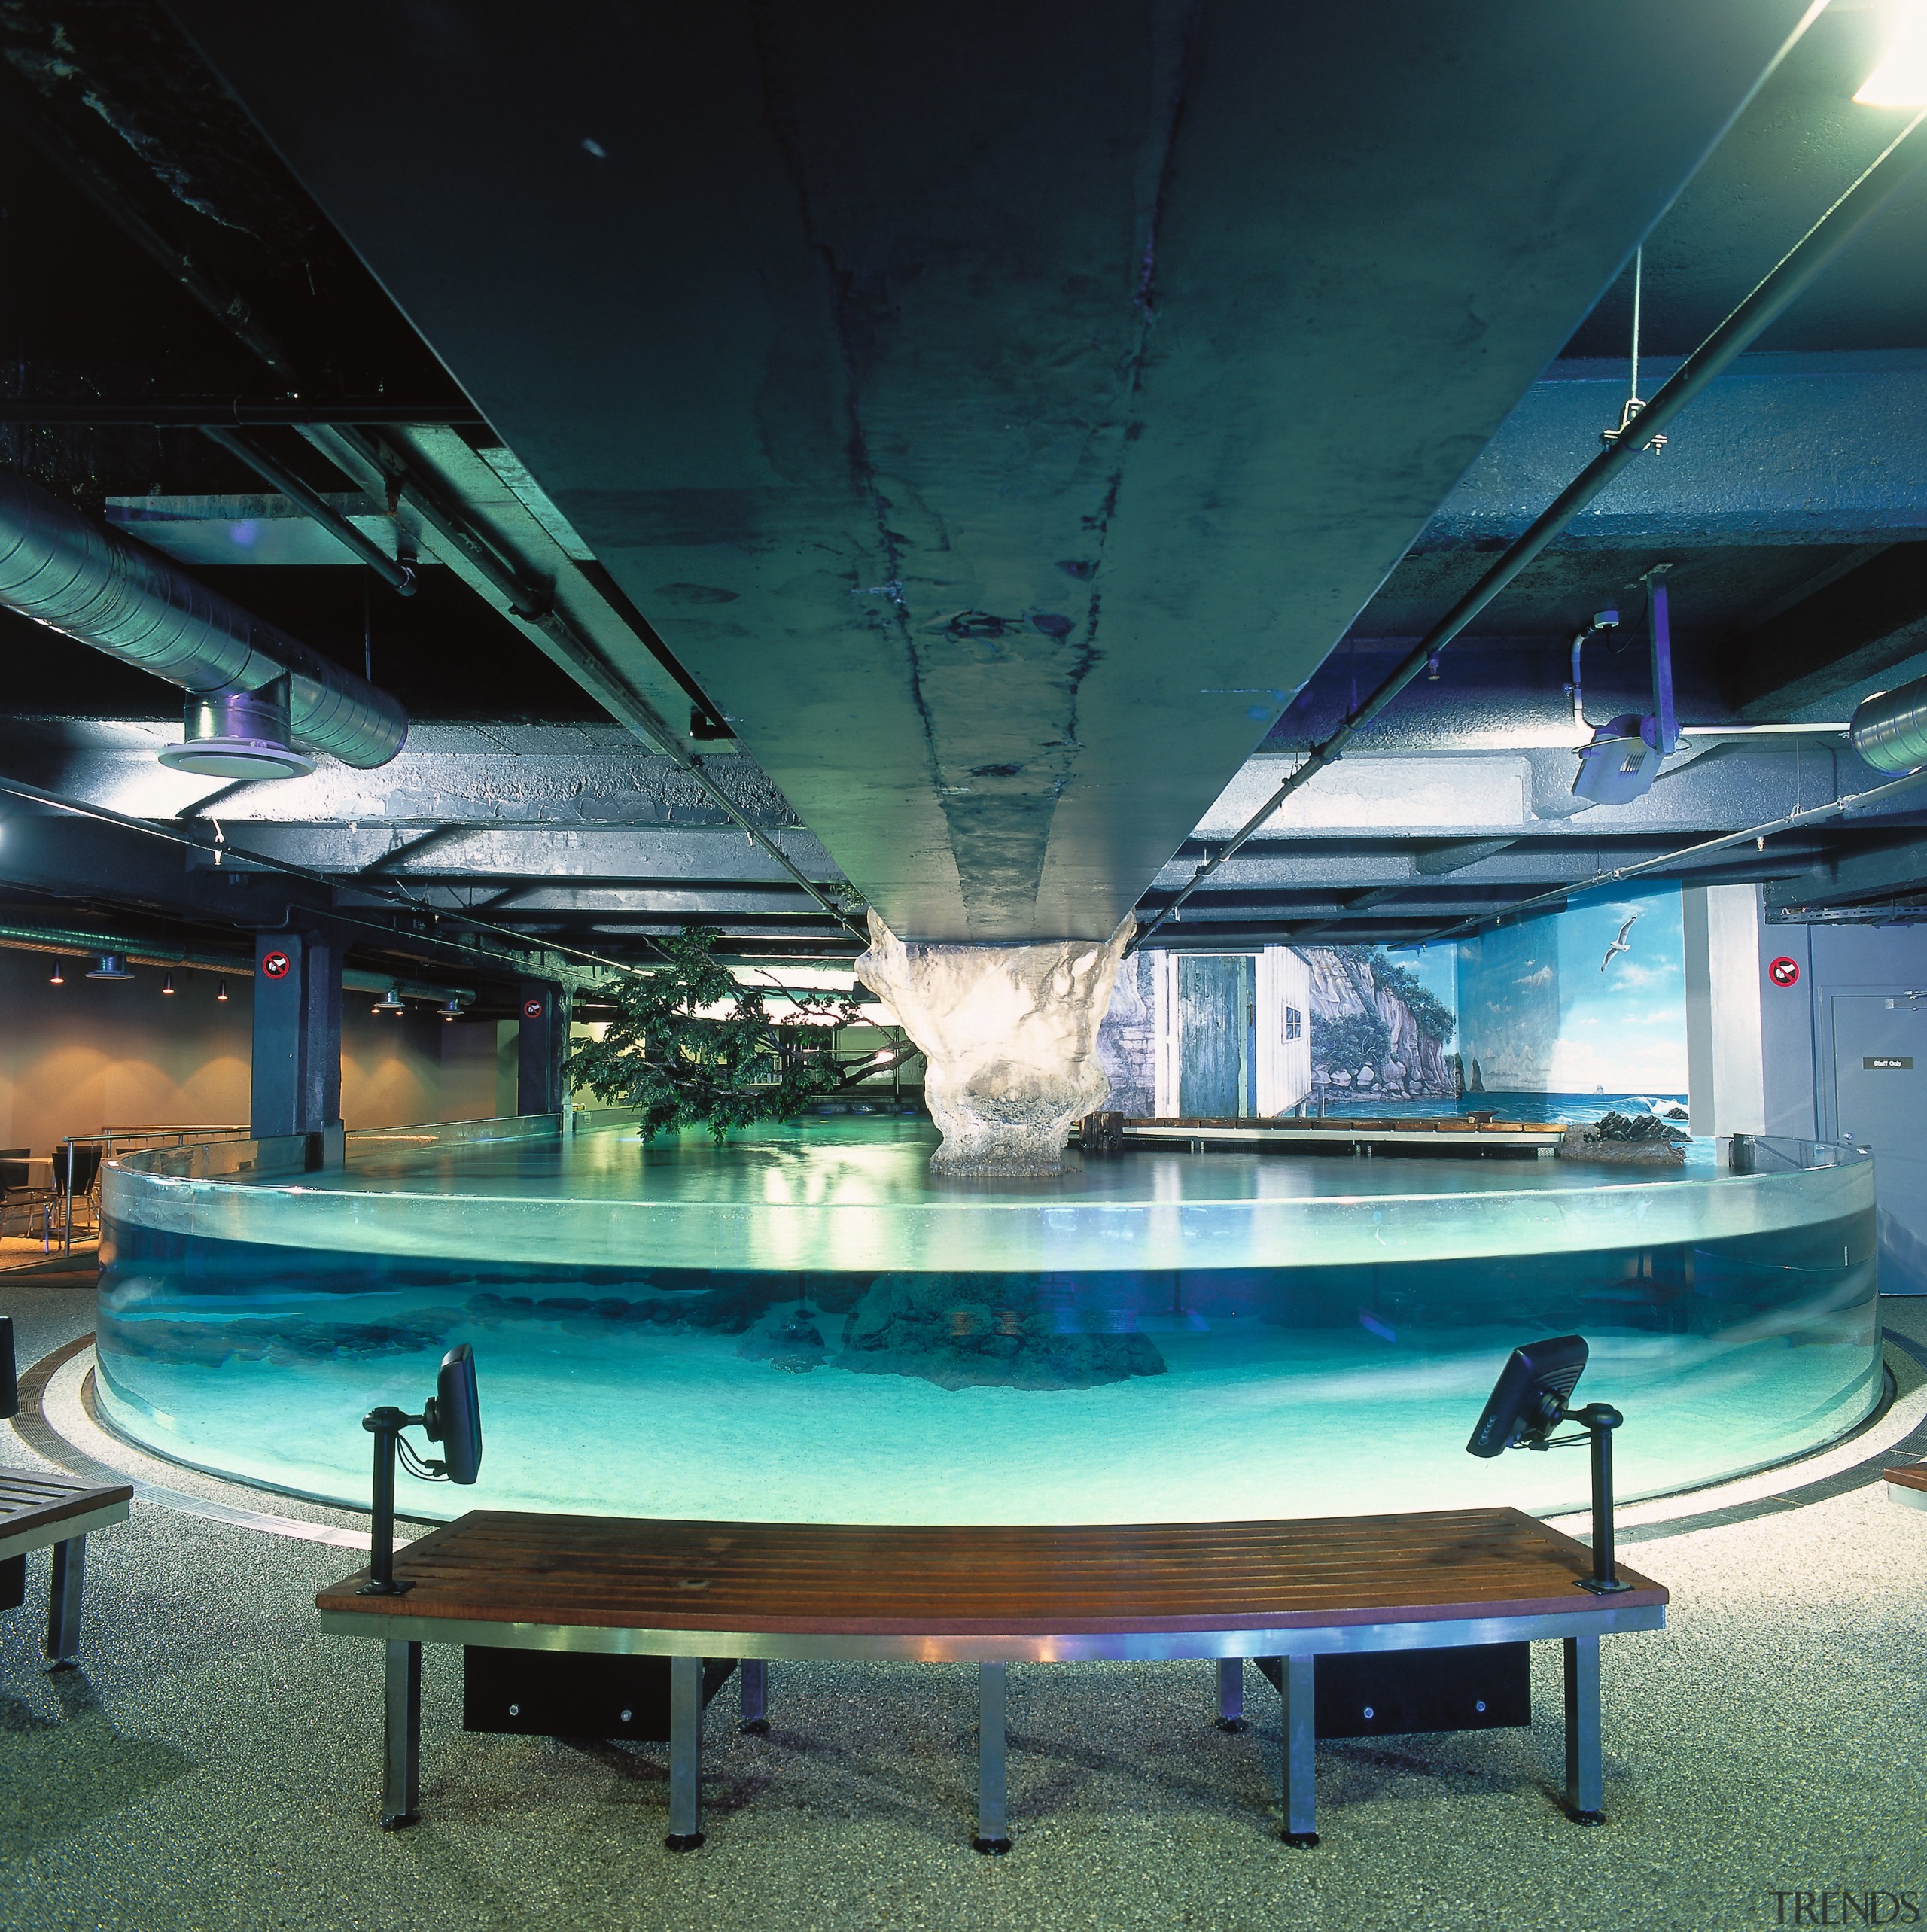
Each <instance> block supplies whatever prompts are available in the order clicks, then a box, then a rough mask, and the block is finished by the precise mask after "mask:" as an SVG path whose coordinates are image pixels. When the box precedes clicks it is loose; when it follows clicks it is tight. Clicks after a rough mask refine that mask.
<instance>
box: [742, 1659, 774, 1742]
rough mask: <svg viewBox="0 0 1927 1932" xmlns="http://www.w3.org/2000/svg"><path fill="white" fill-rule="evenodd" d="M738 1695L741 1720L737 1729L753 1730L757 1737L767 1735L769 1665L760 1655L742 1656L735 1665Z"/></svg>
mask: <svg viewBox="0 0 1927 1932" xmlns="http://www.w3.org/2000/svg"><path fill="white" fill-rule="evenodd" d="M736 1668H737V1671H738V1678H737V1684H738V1695H739V1696H740V1697H741V1700H742V1712H741V1717H742V1721H741V1723H740V1724H738V1726H737V1729H738V1730H744V1731H753V1732H754V1733H756V1736H758V1737H767V1736H769V1663H767V1661H766V1660H764V1659H763V1658H762V1657H744V1659H743V1660H742V1661H741V1663H739V1664H738V1666H736Z"/></svg>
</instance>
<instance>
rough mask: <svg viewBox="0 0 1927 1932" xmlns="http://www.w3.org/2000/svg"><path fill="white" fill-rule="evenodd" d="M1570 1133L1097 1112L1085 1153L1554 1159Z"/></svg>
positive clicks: (1513, 1124) (1551, 1125) (1469, 1119)
mask: <svg viewBox="0 0 1927 1932" xmlns="http://www.w3.org/2000/svg"><path fill="white" fill-rule="evenodd" d="M1565 1131H1566V1129H1565V1124H1564V1123H1563V1121H1551V1122H1548V1123H1544V1124H1538V1123H1535V1124H1527V1123H1525V1122H1523V1121H1502V1120H1497V1119H1494V1118H1490V1116H1484V1115H1442V1116H1436V1117H1433V1118H1418V1117H1414V1118H1411V1119H1405V1120H1382V1119H1379V1120H1367V1119H1353V1118H1343V1119H1341V1118H1329V1119H1326V1120H1320V1119H1317V1118H1299V1117H1297V1116H1291V1117H1288V1118H1283V1119H1280V1120H1255V1119H1250V1118H1244V1119H1215V1120H1213V1119H1190V1118H1176V1119H1166V1120H1133V1119H1131V1118H1128V1116H1126V1115H1121V1114H1093V1115H1091V1116H1090V1118H1088V1120H1086V1121H1085V1122H1084V1124H1083V1128H1082V1136H1081V1138H1082V1145H1083V1146H1084V1147H1085V1149H1086V1150H1087V1151H1091V1152H1106V1151H1110V1150H1115V1149H1122V1148H1124V1147H1143V1146H1158V1145H1164V1146H1178V1147H1189V1148H1192V1149H1198V1150H1200V1151H1201V1150H1202V1149H1205V1148H1207V1147H1256V1148H1259V1149H1270V1150H1274V1151H1277V1152H1305V1153H1314V1152H1315V1153H1325V1154H1334V1153H1335V1154H1356V1155H1375V1154H1381V1153H1387V1154H1417V1155H1434V1156H1441V1155H1442V1156H1446V1157H1453V1156H1457V1157H1458V1158H1466V1156H1469V1155H1475V1156H1481V1157H1483V1156H1487V1155H1499V1156H1502V1157H1505V1156H1509V1157H1511V1158H1525V1157H1536V1156H1538V1155H1547V1156H1550V1155H1551V1154H1552V1153H1553V1152H1554V1151H1555V1150H1556V1149H1557V1147H1558V1146H1559V1143H1560V1140H1561V1139H1562V1138H1563V1136H1564V1134H1565Z"/></svg>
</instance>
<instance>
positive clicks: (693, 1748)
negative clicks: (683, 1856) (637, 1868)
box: [662, 1657, 702, 1851]
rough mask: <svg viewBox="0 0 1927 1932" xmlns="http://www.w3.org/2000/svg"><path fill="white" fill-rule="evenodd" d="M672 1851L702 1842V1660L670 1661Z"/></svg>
mask: <svg viewBox="0 0 1927 1932" xmlns="http://www.w3.org/2000/svg"><path fill="white" fill-rule="evenodd" d="M662 1842H663V1843H664V1844H665V1845H667V1846H668V1848H669V1849H670V1850H671V1851H694V1850H695V1849H696V1847H697V1846H698V1845H700V1844H701V1843H702V1658H700V1657H671V1659H670V1660H669V1835H668V1837H667V1838H665V1839H664V1840H663V1841H662Z"/></svg>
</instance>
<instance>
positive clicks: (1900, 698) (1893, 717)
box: [1847, 677, 1927, 771]
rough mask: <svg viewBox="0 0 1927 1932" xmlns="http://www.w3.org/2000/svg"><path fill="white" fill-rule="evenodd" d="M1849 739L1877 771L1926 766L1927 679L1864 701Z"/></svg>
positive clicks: (1859, 753)
mask: <svg viewBox="0 0 1927 1932" xmlns="http://www.w3.org/2000/svg"><path fill="white" fill-rule="evenodd" d="M1847 736H1848V738H1849V740H1850V741H1851V742H1852V746H1853V749H1854V752H1855V756H1858V757H1859V759H1860V761H1861V762H1862V764H1864V765H1872V766H1873V768H1874V770H1875V771H1915V770H1916V769H1918V768H1919V767H1920V766H1921V765H1927V677H1916V679H1915V680H1913V683H1911V684H1903V685H1902V686H1901V687H1900V688H1899V689H1898V690H1896V691H1877V692H1874V695H1873V696H1872V697H1871V698H1863V699H1862V701H1860V703H1859V705H1858V706H1857V707H1855V710H1854V713H1853V722H1852V724H1850V725H1849V726H1848V727H1847Z"/></svg>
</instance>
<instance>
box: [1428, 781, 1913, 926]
mask: <svg viewBox="0 0 1927 1932" xmlns="http://www.w3.org/2000/svg"><path fill="white" fill-rule="evenodd" d="M1921 784H1927V771H1910V772H1909V773H1908V774H1907V776H1906V777H1904V778H1895V779H1894V780H1892V781H1891V782H1890V783H1887V784H1885V785H1874V786H1870V787H1869V788H1868V790H1865V791H1864V792H1852V793H1849V794H1848V795H1847V796H1846V797H1845V798H1843V799H1834V801H1833V802H1831V804H1829V805H1808V806H1806V807H1804V808H1803V809H1802V810H1801V811H1793V812H1788V813H1787V814H1785V816H1784V817H1781V818H1770V819H1767V820H1764V822H1763V823H1761V824H1758V825H1749V826H1747V827H1746V829H1745V830H1744V831H1743V832H1722V834H1721V835H1720V836H1719V837H1718V838H1703V839H1701V840H1700V841H1699V842H1698V843H1697V844H1694V845H1682V846H1681V847H1679V850H1677V851H1673V852H1662V853H1660V854H1659V856H1658V857H1657V858H1652V859H1642V860H1639V861H1638V862H1637V863H1635V864H1633V865H1630V866H1615V867H1614V868H1613V869H1612V871H1611V872H1600V873H1597V874H1596V875H1594V877H1593V878H1589V879H1574V880H1572V881H1569V883H1567V884H1565V885H1561V886H1554V887H1553V888H1552V889H1551V890H1550V891H1549V892H1541V893H1533V896H1532V897H1531V898H1530V899H1515V900H1514V901H1513V902H1512V903H1511V905H1501V906H1497V907H1495V908H1493V910H1491V911H1487V912H1480V913H1475V914H1473V915H1472V917H1471V918H1469V919H1461V920H1460V921H1459V922H1458V923H1457V924H1456V925H1454V926H1441V927H1440V928H1439V929H1438V931H1437V932H1435V933H1426V936H1425V937H1424V938H1423V939H1420V940H1418V941H1417V942H1415V943H1417V945H1421V946H1429V945H1432V944H1433V943H1434V942H1435V941H1438V940H1440V939H1457V937H1458V936H1460V934H1461V933H1475V932H1477V931H1478V929H1479V928H1480V927H1481V926H1494V925H1496V924H1497V923H1499V921H1500V920H1503V919H1510V918H1511V917H1513V916H1514V915H1515V914H1518V913H1521V912H1530V911H1531V910H1532V908H1533V907H1534V906H1536V905H1548V904H1550V903H1551V902H1552V901H1553V900H1554V899H1560V900H1565V899H1570V898H1572V896H1573V895H1574V894H1575V893H1582V892H1591V891H1594V890H1596V889H1597V887H1600V886H1611V885H1617V884H1619V883H1620V882H1621V881H1622V880H1625V879H1633V878H1639V876H1640V875H1642V873H1645V872H1663V871H1664V870H1665V869H1666V868H1667V867H1668V866H1683V865H1684V864H1685V863H1687V861H1688V860H1691V859H1697V858H1701V857H1703V856H1705V854H1706V853H1709V852H1719V851H1723V850H1725V849H1726V847H1728V846H1730V845H1744V844H1747V843H1748V842H1749V841H1752V840H1756V839H1767V838H1771V837H1772V836H1773V835H1774V833H1776V832H1794V831H1797V830H1798V829H1800V828H1801V826H1808V825H1818V824H1819V823H1821V821H1822V820H1825V819H1829V818H1839V817H1843V815H1844V814H1846V813H1848V812H1850V811H1855V810H1856V809H1858V808H1860V807H1861V806H1863V805H1879V804H1882V803H1884V802H1885V801H1886V800H1887V799H1892V798H1897V797H1898V796H1899V795H1900V794H1901V793H1902V792H1905V791H1910V790H1912V789H1913V787H1914V786H1916V785H1921Z"/></svg>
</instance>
